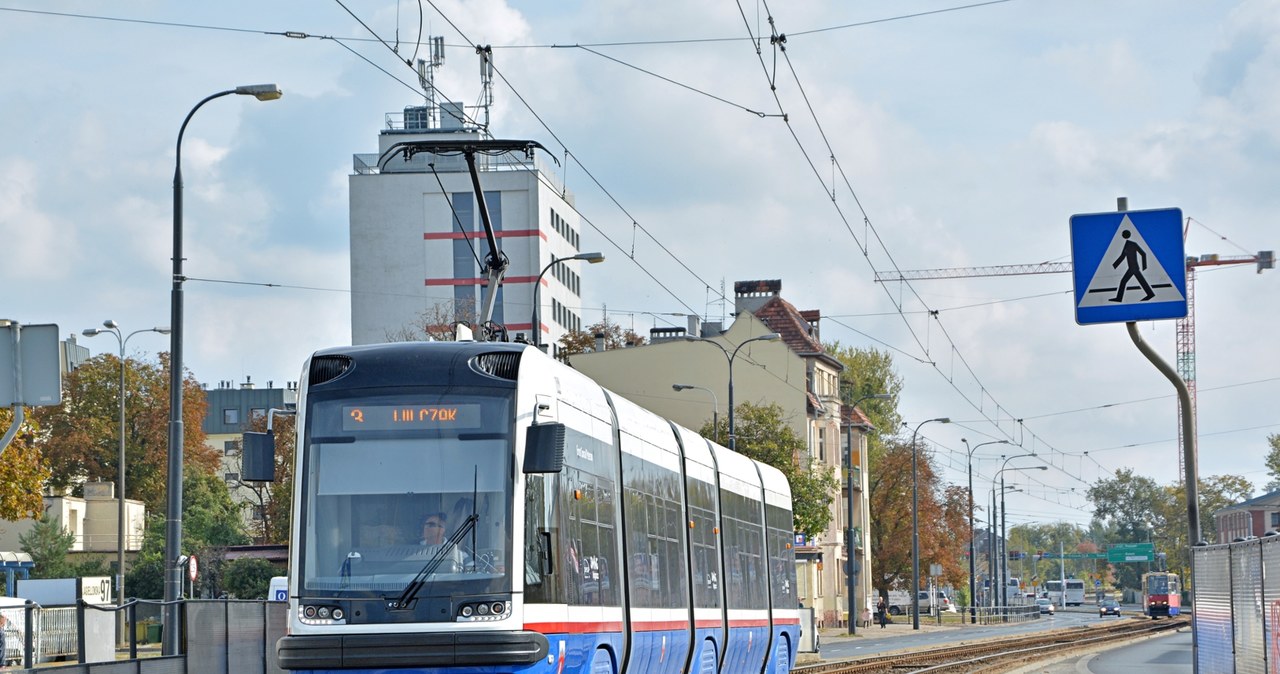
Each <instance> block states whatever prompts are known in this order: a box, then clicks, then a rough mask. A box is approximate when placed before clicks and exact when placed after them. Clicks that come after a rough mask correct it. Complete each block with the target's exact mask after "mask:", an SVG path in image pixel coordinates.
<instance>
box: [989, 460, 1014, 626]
mask: <svg viewBox="0 0 1280 674" xmlns="http://www.w3.org/2000/svg"><path fill="white" fill-rule="evenodd" d="M1002 491H1006V492H1008V493H1010V494H1012V493H1013V492H1017V491H1022V489H1020V488H1018V487H1015V486H1013V485H1009V486H1008V487H1005V488H1003V489H1002ZM989 500H990V503H991V512H990V513H989V516H988V519H987V572H988V574H989V575H990V583H991V589H992V592H991V603H990V606H991V607H993V608H994V607H995V606H996V605H997V604H999V601H998V600H997V599H996V594H995V588H996V584H997V578H998V577H999V575H1000V573H999V569H1000V561H999V560H1000V559H1004V557H1003V555H1001V554H1000V551H999V550H998V549H997V547H998V546H1003V545H1004V541H999V542H997V541H996V518H997V517H998V516H999V515H998V514H997V513H998V509H997V508H996V487H995V481H994V480H992V484H991V497H990V499H989ZM1006 561H1007V560H1006ZM1004 591H1005V588H1004V587H1001V588H1000V592H1001V593H1004Z"/></svg>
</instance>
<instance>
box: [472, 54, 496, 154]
mask: <svg viewBox="0 0 1280 674" xmlns="http://www.w3.org/2000/svg"><path fill="white" fill-rule="evenodd" d="M476 53H477V54H479V55H480V108H481V109H482V110H484V123H483V124H482V125H481V129H482V130H483V131H484V132H485V134H486V135H487V134H488V133H489V107H490V106H492V105H493V47H490V46H489V45H485V46H483V47H476Z"/></svg>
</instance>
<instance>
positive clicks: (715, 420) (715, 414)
mask: <svg viewBox="0 0 1280 674" xmlns="http://www.w3.org/2000/svg"><path fill="white" fill-rule="evenodd" d="M691 388H696V389H698V390H699V391H706V392H707V393H710V394H711V429H712V431H711V432H712V433H713V434H714V435H715V441H716V442H720V399H719V398H717V397H716V392H715V391H712V390H711V389H709V388H707V387H705V386H694V385H693V384H672V385H671V390H673V391H687V390H689V389H691Z"/></svg>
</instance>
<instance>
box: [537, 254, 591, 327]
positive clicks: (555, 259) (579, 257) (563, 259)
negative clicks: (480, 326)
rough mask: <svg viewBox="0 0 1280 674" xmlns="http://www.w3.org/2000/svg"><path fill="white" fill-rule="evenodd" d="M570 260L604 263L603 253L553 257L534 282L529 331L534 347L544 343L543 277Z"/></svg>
mask: <svg viewBox="0 0 1280 674" xmlns="http://www.w3.org/2000/svg"><path fill="white" fill-rule="evenodd" d="M570 260H586V261H587V262H590V263H591V264H596V263H599V262H604V255H602V254H601V253H578V254H577V255H573V256H571V257H559V258H558V257H556V256H554V255H552V256H551V261H550V262H548V263H547V266H545V267H543V268H542V271H540V272H538V278H537V279H535V280H534V282H533V320H532V323H533V325H531V326H530V330H529V332H531V333H533V345H534V346H539V345H541V343H542V301H541V299H540V298H539V295H540V294H541V293H539V291H540V290H542V275H543V274H545V273H547V270H548V269H550V268H552V267H554V266H556V265H558V264H560V263H561V262H569V261H570Z"/></svg>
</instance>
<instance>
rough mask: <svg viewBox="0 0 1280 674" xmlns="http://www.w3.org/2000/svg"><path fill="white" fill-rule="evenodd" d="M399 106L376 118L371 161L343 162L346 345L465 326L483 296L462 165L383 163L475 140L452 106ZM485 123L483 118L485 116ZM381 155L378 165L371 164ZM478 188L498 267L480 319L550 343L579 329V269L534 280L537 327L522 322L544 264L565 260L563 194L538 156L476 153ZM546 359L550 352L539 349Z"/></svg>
mask: <svg viewBox="0 0 1280 674" xmlns="http://www.w3.org/2000/svg"><path fill="white" fill-rule="evenodd" d="M428 103H429V104H428V105H425V106H413V107H407V108H405V110H404V114H403V116H400V115H398V114H396V113H389V114H387V124H386V128H384V129H383V130H382V131H381V132H380V133H379V135H378V154H357V155H355V156H354V167H355V172H354V173H353V174H352V175H351V176H350V180H349V184H350V190H351V198H350V204H351V291H352V292H351V341H352V343H353V344H371V343H378V342H386V341H394V340H400V339H405V338H407V337H409V336H412V335H416V336H417V338H418V339H422V338H423V333H422V330H421V326H423V325H424V322H425V323H437V324H438V323H439V321H440V320H441V319H443V320H444V321H446V322H448V321H456V320H468V321H471V320H474V318H475V316H476V315H477V314H478V309H479V308H480V307H481V302H482V299H483V298H484V297H486V295H484V294H483V292H484V291H482V286H484V285H485V284H486V283H487V281H486V280H485V278H484V275H483V274H482V273H481V270H480V267H481V265H482V263H483V260H484V259H485V256H486V255H487V254H488V251H489V247H488V243H487V240H486V236H485V232H484V225H483V224H482V222H481V220H480V214H479V209H478V207H477V202H476V195H475V192H474V189H473V186H472V181H471V176H470V174H469V172H468V169H467V163H466V160H465V159H464V158H463V157H462V156H460V155H449V154H439V155H437V154H428V153H421V154H417V155H414V156H413V157H412V158H411V159H409V160H406V159H405V158H404V156H403V155H401V154H394V156H392V157H391V158H390V159H387V158H386V156H387V151H388V150H389V149H390V148H391V147H392V146H394V145H395V144H396V143H401V142H405V141H414V140H430V141H462V140H479V139H481V138H485V137H486V135H487V134H486V133H485V132H484V130H483V129H482V127H481V126H479V125H478V124H476V123H474V122H473V121H472V119H471V118H469V117H468V116H467V115H466V111H465V109H464V107H463V106H462V105H461V104H459V103H451V102H444V103H442V104H440V105H439V106H438V107H437V106H434V105H432V104H431V101H430V100H429V101H428ZM485 116H486V117H487V112H486V114H485ZM380 159H381V162H380ZM476 164H477V168H478V170H479V175H480V187H481V189H482V190H483V191H484V200H485V203H486V205H487V207H488V210H489V214H490V221H491V222H492V224H493V228H494V230H495V234H496V237H497V242H498V245H499V247H500V249H501V250H502V252H503V253H505V254H506V256H507V258H508V259H509V260H510V266H509V267H508V269H507V273H506V277H505V279H504V281H503V283H502V287H501V288H500V289H498V298H497V302H496V304H495V306H494V311H493V316H492V320H493V321H494V322H496V323H499V324H502V325H505V326H506V328H507V331H508V334H509V336H510V337H511V338H513V339H514V338H516V336H517V335H520V334H523V335H525V336H526V338H528V339H529V340H530V341H533V331H535V330H536V331H538V332H539V337H538V342H539V343H541V344H551V345H555V344H556V342H557V340H559V338H560V337H561V336H562V335H563V334H564V333H565V332H566V331H568V330H580V329H582V318H581V315H582V313H581V312H582V309H581V301H580V299H579V296H580V292H581V270H582V265H583V263H582V262H580V261H571V262H564V263H561V264H557V265H554V266H552V267H551V268H550V269H547V271H546V274H544V275H542V276H541V289H540V290H539V292H538V299H539V302H540V303H541V305H542V306H541V310H540V312H539V314H540V319H541V320H540V321H539V323H540V325H538V326H534V325H533V314H534V310H533V298H534V287H535V281H537V280H539V275H540V273H541V272H542V270H543V269H544V268H546V267H547V265H549V264H550V263H551V262H552V260H553V259H560V258H566V257H570V256H573V255H577V254H578V253H579V252H580V251H579V243H580V229H579V219H578V216H577V212H576V211H575V210H574V209H573V196H572V195H571V194H569V193H568V192H567V191H566V190H565V188H564V186H563V185H562V184H561V182H560V179H559V177H558V176H557V175H556V174H555V173H553V172H552V171H551V170H548V168H547V167H546V166H545V165H544V163H543V160H542V157H541V156H535V157H533V158H526V157H524V156H522V155H521V154H520V153H516V155H514V156H513V155H501V156H485V155H477V156H476ZM548 352H550V353H553V354H554V353H555V347H554V346H551V347H548Z"/></svg>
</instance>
